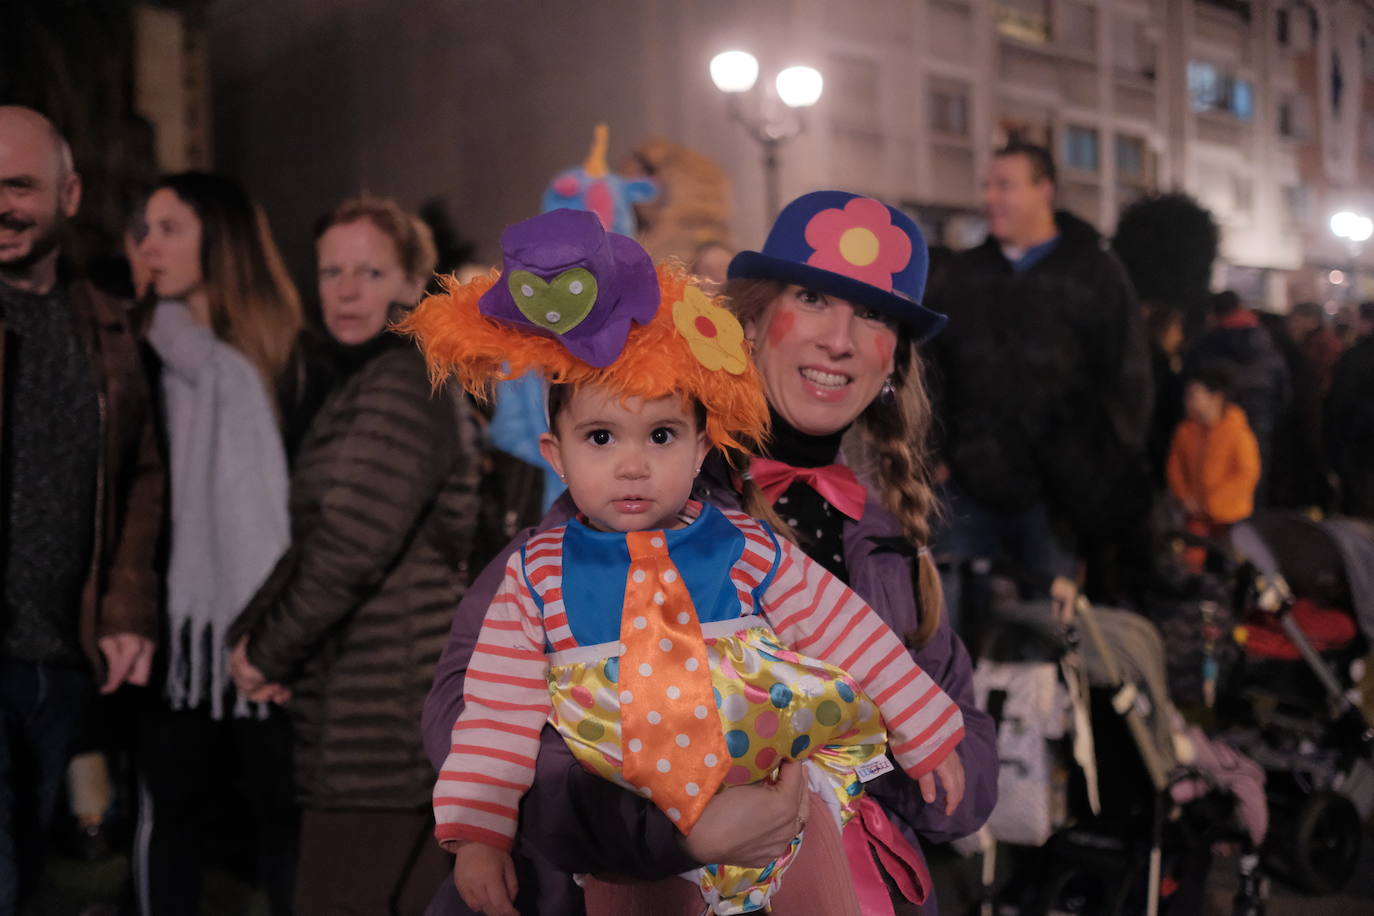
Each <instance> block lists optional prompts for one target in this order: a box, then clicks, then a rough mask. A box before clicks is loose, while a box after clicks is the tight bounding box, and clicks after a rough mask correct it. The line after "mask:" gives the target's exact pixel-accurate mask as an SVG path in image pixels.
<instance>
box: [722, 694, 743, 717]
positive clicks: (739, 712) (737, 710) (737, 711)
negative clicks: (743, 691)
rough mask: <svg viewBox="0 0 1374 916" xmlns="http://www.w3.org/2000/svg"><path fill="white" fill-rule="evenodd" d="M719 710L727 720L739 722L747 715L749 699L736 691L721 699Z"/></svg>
mask: <svg viewBox="0 0 1374 916" xmlns="http://www.w3.org/2000/svg"><path fill="white" fill-rule="evenodd" d="M720 711H721V712H722V713H724V714H725V719H726V721H727V722H739V721H740V720H742V719H743V718H744V717H745V716H747V715H749V701H748V700H746V699H745V698H744V697H743V696H742V695H740V694H738V693H732V694H730V695H729V696H728V697H726V698H725V699H724V700H722V701H721V704H720Z"/></svg>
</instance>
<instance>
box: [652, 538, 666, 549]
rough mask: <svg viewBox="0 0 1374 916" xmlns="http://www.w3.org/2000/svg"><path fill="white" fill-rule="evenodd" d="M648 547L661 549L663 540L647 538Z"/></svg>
mask: <svg viewBox="0 0 1374 916" xmlns="http://www.w3.org/2000/svg"><path fill="white" fill-rule="evenodd" d="M649 546H650V547H662V546H663V538H649Z"/></svg>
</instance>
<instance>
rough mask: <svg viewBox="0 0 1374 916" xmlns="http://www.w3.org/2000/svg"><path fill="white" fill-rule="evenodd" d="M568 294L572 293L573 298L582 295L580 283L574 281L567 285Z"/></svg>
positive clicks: (579, 281)
mask: <svg viewBox="0 0 1374 916" xmlns="http://www.w3.org/2000/svg"><path fill="white" fill-rule="evenodd" d="M568 292H570V293H572V294H573V295H574V296H580V295H582V281H581V280H574V281H572V282H571V283H569V284H568Z"/></svg>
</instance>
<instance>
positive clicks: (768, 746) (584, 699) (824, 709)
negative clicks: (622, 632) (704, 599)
mask: <svg viewBox="0 0 1374 916" xmlns="http://www.w3.org/2000/svg"><path fill="white" fill-rule="evenodd" d="M608 648H609V649H611V650H613V651H614V650H615V649H616V648H618V647H615V646H608ZM706 659H707V665H708V667H709V669H710V674H711V684H712V697H711V707H713V708H707V705H706V704H699V707H698V708H694V709H693V710H692V714H693V716H694V717H699V718H701V719H710V718H711V717H714V720H715V721H716V722H718V723H719V726H720V729H721V732H722V734H723V735H724V739H725V748H726V753H727V754H728V755H729V759H728V760H727V761H726V764H727V766H728V769H727V771H726V775H725V783H724V784H725V785H727V786H731V785H742V784H744V783H750V782H757V781H759V780H762V779H767V778H771V777H772V776H773V774H774V773H775V772H776V770H777V767H778V765H779V764H780V763H781V762H782V761H783V760H785V759H792V760H810V761H812V762H813V763H814V764H816V765H817V766H818V767H819V770H820V772H821V773H822V774H823V775H824V776H825V780H826V783H827V785H828V786H829V788H830V791H831V793H832V794H833V797H834V799H835V801H836V807H837V810H838V811H839V813H840V823H841V825H843V824H844V823H846V822H847V821H848V820H849V817H850V812H851V808H852V805H853V804H854V803H855V802H856V801H857V800H858V799H859V797H860V796H861V795H862V793H863V784H862V783H861V782H860V781H859V779H858V778H857V777H856V776H855V775H854V772H855V769H856V768H857V767H858V766H860V765H862V764H863V763H866V762H868V761H870V760H872V759H874V758H876V757H879V756H881V755H882V754H883V751H884V749H885V748H886V743H887V732H886V730H885V729H884V727H883V723H882V717H881V716H880V714H879V713H878V708H877V706H876V705H875V704H874V703H873V702H872V701H871V700H870V699H869V698H868V697H866V696H864V694H863V693H862V691H860V690H859V688H858V685H857V684H856V683H855V682H854V681H853V680H852V679H851V678H850V677H849V676H848V675H847V674H845V673H844V672H843V671H840V670H839V669H838V668H834V667H832V666H830V665H827V664H825V663H824V662H822V661H819V660H817V659H813V658H808V657H806V656H802V655H798V654H797V653H795V652H792V651H791V650H789V649H787V648H785V647H784V646H783V645H782V644H781V643H780V642H779V641H778V639H777V636H776V635H775V634H774V633H773V632H772V630H771V629H769V628H767V627H766V626H754V627H749V628H747V629H741V630H740V631H738V632H736V633H734V634H733V635H730V636H725V637H718V638H715V639H711V638H708V639H706ZM619 669H620V659H619V656H618V655H609V656H607V657H605V658H600V659H597V660H594V661H582V662H575V663H569V664H555V665H552V666H550V671H549V693H550V696H551V698H552V700H553V715H552V716H551V717H550V721H551V722H552V723H553V725H554V726H555V727H556V728H558V730H559V731H560V733H561V734H562V735H563V737H564V739H565V740H566V741H567V743H568V746H569V747H570V748H571V749H572V751H573V754H574V755H575V756H576V757H577V758H578V760H579V761H581V762H582V764H583V765H584V766H586V767H587V768H588V769H589V770H591V771H592V772H595V773H597V774H598V775H600V776H602V777H603V778H605V779H609V780H611V781H612V782H616V783H618V784H620V785H622V786H625V787H626V788H629V789H632V790H634V791H641V792H643V790H640V789H637V788H636V787H634V786H631V785H630V784H629V783H627V782H626V781H625V780H624V779H623V778H622V776H621V773H620V767H621V762H622V760H623V753H622V750H621V731H620V706H621V687H620V676H619V674H620V671H619ZM654 712H655V711H654V710H649V711H648V713H647V715H648V716H649V720H650V721H652V720H653V714H654ZM664 734H665V736H666V737H665V738H664V739H663V740H674V738H673V735H672V734H671V733H670V732H665V733H664ZM639 750H641V751H642V750H643V748H640V749H639ZM679 750H681V749H680V748H679ZM703 762H704V763H705V764H706V765H707V766H712V767H713V766H715V765H716V763H717V762H716V761H709V760H706V761H703ZM685 789H686V791H687V792H689V793H690V792H691V786H690V785H689V786H686V787H685ZM646 794H647V793H646ZM797 845H798V844H797V842H796V841H794V842H793V846H792V848H791V849H790V850H789V851H788V852H787V853H786V854H784V856H783V857H782V858H780V859H778V860H777V861H775V862H773V863H771V864H769V865H767V866H765V867H763V868H743V867H738V866H714V865H713V866H708V867H706V868H703V869H700V870H699V872H698V874H697V879H698V881H699V883H700V885H701V888H702V891H703V894H704V895H705V897H706V900H707V902H708V903H709V904H710V905H711V907H712V911H713V912H715V913H719V914H732V913H752V912H758V911H760V910H762V909H763V908H764V907H765V906H766V905H767V901H768V899H769V898H770V897H771V896H772V894H773V892H774V891H775V890H776V889H777V888H778V887H779V886H780V885H781V879H782V876H783V873H784V872H785V871H786V867H787V865H788V864H789V863H790V861H791V859H792V857H793V855H794V854H795V851H796V847H797Z"/></svg>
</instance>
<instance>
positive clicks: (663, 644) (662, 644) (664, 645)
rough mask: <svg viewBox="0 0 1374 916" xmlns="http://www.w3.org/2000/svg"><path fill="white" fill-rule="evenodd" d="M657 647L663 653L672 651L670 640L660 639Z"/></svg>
mask: <svg viewBox="0 0 1374 916" xmlns="http://www.w3.org/2000/svg"><path fill="white" fill-rule="evenodd" d="M658 647H659V648H660V649H662V650H663V651H664V652H671V651H673V641H672V640H671V639H660V640H659V641H658Z"/></svg>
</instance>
